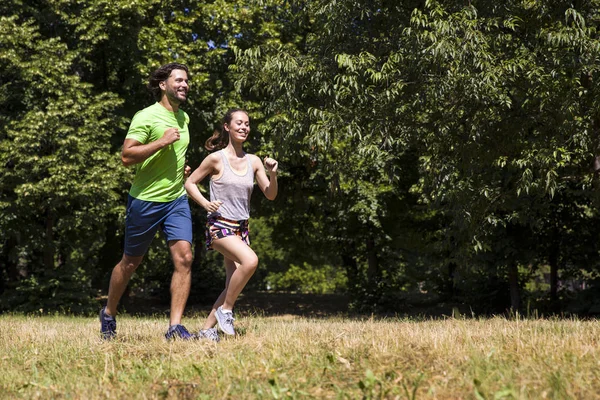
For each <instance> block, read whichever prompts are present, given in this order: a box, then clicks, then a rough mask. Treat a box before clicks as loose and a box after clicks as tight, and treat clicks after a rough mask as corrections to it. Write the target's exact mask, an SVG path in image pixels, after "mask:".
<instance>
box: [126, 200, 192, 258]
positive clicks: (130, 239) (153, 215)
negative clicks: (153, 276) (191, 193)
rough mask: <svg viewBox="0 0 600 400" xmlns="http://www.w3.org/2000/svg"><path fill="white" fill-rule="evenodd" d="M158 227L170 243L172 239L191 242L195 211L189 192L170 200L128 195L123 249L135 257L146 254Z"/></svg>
mask: <svg viewBox="0 0 600 400" xmlns="http://www.w3.org/2000/svg"><path fill="white" fill-rule="evenodd" d="M159 228H160V229H162V231H163V233H164V234H165V239H166V241H167V243H168V242H170V241H171V240H185V241H188V242H190V243H192V213H191V212H190V205H189V202H188V198H187V195H183V196H181V197H179V198H177V199H175V200H173V201H170V202H167V203H159V202H155V201H144V200H139V199H136V198H135V197H132V196H131V195H129V196H128V199H127V214H126V217H125V250H124V253H125V254H126V255H128V256H132V257H139V256H143V255H144V254H146V251H148V247H150V243H151V242H152V239H154V236H155V235H156V232H157V231H158V229H159Z"/></svg>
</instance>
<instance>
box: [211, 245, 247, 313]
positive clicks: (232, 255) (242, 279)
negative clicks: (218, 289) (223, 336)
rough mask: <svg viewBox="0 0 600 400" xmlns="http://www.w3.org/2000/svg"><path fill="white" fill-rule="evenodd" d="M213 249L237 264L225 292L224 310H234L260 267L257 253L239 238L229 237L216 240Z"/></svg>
mask: <svg viewBox="0 0 600 400" xmlns="http://www.w3.org/2000/svg"><path fill="white" fill-rule="evenodd" d="M212 247H213V249H215V250H216V251H218V252H219V253H221V254H223V256H224V257H225V258H226V259H229V260H232V261H233V262H235V263H236V264H237V268H236V269H235V270H234V271H233V273H232V274H231V278H230V279H229V284H228V285H227V288H226V290H225V299H224V300H223V308H224V309H226V310H232V309H233V306H234V305H235V302H236V300H237V298H238V296H239V295H240V293H241V292H242V289H244V287H245V286H246V283H248V281H249V280H250V278H251V277H252V275H253V274H254V272H255V271H256V268H257V267H258V257H256V253H254V251H253V250H252V249H251V248H250V246H248V245H247V244H246V243H244V242H243V241H242V239H240V238H239V237H238V236H227V237H224V238H221V239H216V240H214V241H213V243H212Z"/></svg>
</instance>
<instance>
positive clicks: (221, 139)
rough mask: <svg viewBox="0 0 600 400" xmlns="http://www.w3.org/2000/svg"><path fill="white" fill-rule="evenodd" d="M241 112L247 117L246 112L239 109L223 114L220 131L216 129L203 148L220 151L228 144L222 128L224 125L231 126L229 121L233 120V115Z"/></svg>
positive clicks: (231, 109)
mask: <svg viewBox="0 0 600 400" xmlns="http://www.w3.org/2000/svg"><path fill="white" fill-rule="evenodd" d="M238 111H241V112H243V113H245V114H246V115H248V112H247V111H246V110H244V109H241V108H230V109H229V110H227V112H226V113H225V116H224V117H223V119H222V120H221V129H216V130H215V132H214V133H213V134H212V136H211V137H209V138H208V140H207V141H206V142H205V143H204V148H205V149H206V150H208V151H214V150H221V149H223V148H225V147H227V145H228V144H229V134H228V133H227V131H226V130H225V128H224V127H223V125H225V124H228V125H229V124H231V119H232V118H233V114H235V113H236V112H238Z"/></svg>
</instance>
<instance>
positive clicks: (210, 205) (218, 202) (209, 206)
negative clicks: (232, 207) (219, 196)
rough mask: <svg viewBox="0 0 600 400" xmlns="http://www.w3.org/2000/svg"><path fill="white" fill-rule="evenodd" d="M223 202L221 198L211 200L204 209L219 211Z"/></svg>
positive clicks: (212, 211)
mask: <svg viewBox="0 0 600 400" xmlns="http://www.w3.org/2000/svg"><path fill="white" fill-rule="evenodd" d="M221 204H223V202H222V201H221V200H215V201H209V202H208V203H207V204H206V206H205V207H204V209H205V210H206V211H208V212H211V213H214V212H217V210H218V209H219V207H221Z"/></svg>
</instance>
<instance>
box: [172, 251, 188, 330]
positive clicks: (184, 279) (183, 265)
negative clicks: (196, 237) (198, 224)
mask: <svg viewBox="0 0 600 400" xmlns="http://www.w3.org/2000/svg"><path fill="white" fill-rule="evenodd" d="M169 249H170V251H171V256H172V257H173V265H174V271H173V278H172V279H171V318H170V325H171V326H173V325H178V324H181V317H182V316H183V311H184V309H185V304H186V303H187V299H188V296H189V295H190V287H191V286H192V257H193V256H192V245H191V244H190V242H188V241H186V240H172V241H169Z"/></svg>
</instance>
